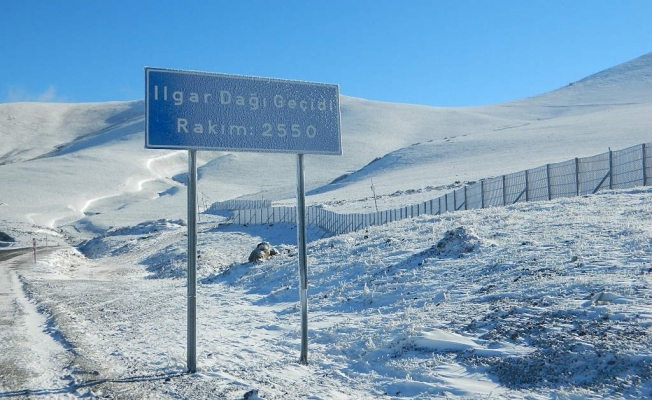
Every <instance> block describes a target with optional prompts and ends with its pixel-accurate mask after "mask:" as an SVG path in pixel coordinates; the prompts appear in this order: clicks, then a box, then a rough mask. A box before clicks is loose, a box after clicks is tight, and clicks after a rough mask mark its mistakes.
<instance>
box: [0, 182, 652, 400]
mask: <svg viewBox="0 0 652 400" xmlns="http://www.w3.org/2000/svg"><path fill="white" fill-rule="evenodd" d="M207 217H208V216H207ZM650 218H652V190H651V189H633V190H627V191H621V192H605V193H601V194H600V195H595V196H589V197H585V198H573V199H560V200H556V201H553V202H537V203H528V204H519V205H516V206H511V207H507V208H491V209H485V210H475V211H467V212H458V213H451V214H447V215H443V216H432V217H422V218H415V219H413V220H406V221H401V222H398V223H393V224H390V225H386V226H381V227H373V228H370V229H368V230H367V231H362V232H356V233H352V234H348V235H341V236H337V237H332V238H325V239H319V240H314V241H313V242H311V244H310V246H309V263H310V288H309V308H310V312H309V329H310V330H309V332H310V334H309V365H307V366H303V365H300V364H299V363H298V362H297V361H298V357H299V351H300V328H299V322H300V312H299V305H298V276H297V266H296V257H295V256H296V250H295V246H294V245H293V243H294V241H295V239H294V234H295V233H294V227H293V226H282V225H276V226H273V227H268V226H264V227H254V226H251V227H237V226H232V225H220V224H219V222H220V221H219V220H211V221H206V220H205V221H204V222H202V223H201V224H200V233H199V248H200V249H201V254H200V255H201V258H200V260H199V280H200V284H199V289H198V304H199V309H198V372H197V373H196V374H191V375H188V374H184V372H185V371H186V366H185V362H186V354H185V349H186V341H185V340H186V339H185V321H186V315H185V312H186V302H185V301H186V300H185V296H186V287H185V286H186V285H185V280H184V279H182V277H183V275H184V268H185V262H184V253H185V244H186V243H185V238H184V232H185V228H184V226H182V225H180V224H178V223H177V222H175V221H151V222H148V223H144V224H141V225H139V226H134V227H131V228H124V229H121V230H119V231H115V232H113V233H111V234H108V235H107V236H106V237H103V238H101V239H99V240H96V241H93V242H90V244H89V245H87V246H86V247H84V248H82V250H83V251H84V252H85V253H86V254H87V255H89V256H90V257H84V255H83V254H81V253H80V252H79V250H77V249H72V248H69V247H62V248H59V249H57V250H55V251H53V252H52V253H50V254H49V255H44V256H43V257H41V256H40V255H39V257H38V258H39V260H38V261H37V263H36V264H33V259H32V254H31V253H28V254H26V255H25V256H23V257H22V261H23V263H22V264H19V265H20V266H18V267H16V274H17V275H19V276H20V280H21V282H22V285H23V290H24V291H25V293H27V295H28V298H29V299H30V303H29V304H34V305H35V306H36V307H38V309H39V310H40V313H41V314H42V315H45V316H47V317H48V318H49V322H48V323H47V324H46V327H47V331H48V333H49V334H50V335H51V337H52V338H54V339H55V340H54V341H53V343H51V344H48V345H47V346H49V347H53V346H54V345H55V344H58V345H59V347H60V350H59V351H56V349H55V350H51V351H49V350H47V349H44V350H42V352H46V353H48V351H49V352H50V353H48V354H52V355H53V358H54V359H55V361H57V360H61V359H62V358H63V359H64V360H65V361H66V362H65V363H63V364H61V363H59V364H57V363H56V362H43V363H40V364H39V363H36V364H31V366H29V367H28V368H23V374H24V375H23V376H21V377H22V379H23V380H22V381H20V382H15V381H14V382H12V381H9V382H3V387H2V389H0V390H2V391H0V393H2V394H3V395H5V396H13V395H16V394H20V393H34V394H52V395H55V394H56V395H61V396H63V395H67V396H79V397H83V396H90V397H94V396H97V397H104V396H108V397H109V398H129V397H131V398H197V399H210V398H228V399H239V398H243V396H244V394H245V393H246V392H248V391H250V390H257V391H258V393H259V396H260V397H262V398H265V399H284V398H297V399H298V398H314V399H335V398H343V399H344V398H347V399H348V398H369V399H371V398H397V399H398V398H440V397H447V398H477V399H485V398H514V399H520V398H522V399H545V398H562V399H574V398H605V397H608V398H645V397H649V396H651V395H652V350H651V349H652V334H651V329H652V248H651V246H652V228H651V227H650V225H649V223H648V221H649V220H650ZM262 240H267V241H270V242H271V243H273V244H274V245H275V246H276V247H277V249H279V251H280V254H279V255H278V256H276V257H272V258H270V259H268V260H267V261H265V262H262V263H259V264H251V263H247V262H246V257H247V255H248V251H250V249H251V248H252V244H255V243H257V242H259V241H262ZM14 260H16V259H14ZM16 262H17V261H16ZM34 305H25V308H30V307H31V308H35V306H34ZM36 340H37V339H34V340H32V341H31V343H32V344H35V343H39V345H42V344H41V342H37V341H36ZM46 343H47V342H46ZM3 347H5V348H4V349H3V352H2V354H3V355H2V356H1V357H0V359H2V358H5V359H6V358H8V356H9V358H10V359H11V358H12V357H16V356H18V354H17V352H16V351H14V349H13V348H12V346H9V347H7V346H3ZM54 356H56V357H54ZM24 361H26V360H24ZM28 365H29V364H28ZM51 366H55V367H59V368H60V369H58V370H55V371H52V370H49V369H48V367H51ZM44 368H45V369H44ZM53 373H54V374H55V375H56V374H58V375H56V377H57V378H58V379H59V380H58V381H57V380H56V379H54V378H53V377H52V376H51V375H52V374H53Z"/></svg>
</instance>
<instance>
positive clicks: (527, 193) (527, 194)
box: [525, 169, 530, 201]
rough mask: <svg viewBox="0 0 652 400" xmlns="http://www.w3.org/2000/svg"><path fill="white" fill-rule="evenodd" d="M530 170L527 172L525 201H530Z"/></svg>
mask: <svg viewBox="0 0 652 400" xmlns="http://www.w3.org/2000/svg"><path fill="white" fill-rule="evenodd" d="M527 171H528V170H527V169H526V170H525V201H530V183H529V182H528V181H529V176H530V174H529V173H528V172H527Z"/></svg>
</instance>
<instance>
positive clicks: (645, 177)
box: [641, 143, 647, 186]
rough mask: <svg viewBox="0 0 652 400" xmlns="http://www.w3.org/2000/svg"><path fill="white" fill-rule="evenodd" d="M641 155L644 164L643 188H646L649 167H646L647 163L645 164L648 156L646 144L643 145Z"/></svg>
mask: <svg viewBox="0 0 652 400" xmlns="http://www.w3.org/2000/svg"><path fill="white" fill-rule="evenodd" d="M641 153H642V155H643V162H642V164H643V186H645V185H646V184H647V165H646V164H647V163H646V162H645V161H646V160H645V156H646V154H645V143H643V144H642V145H641Z"/></svg>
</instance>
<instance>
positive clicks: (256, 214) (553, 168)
mask: <svg viewBox="0 0 652 400" xmlns="http://www.w3.org/2000/svg"><path fill="white" fill-rule="evenodd" d="M649 185H652V143H646V144H641V145H637V146H632V147H629V148H626V149H623V150H618V151H612V150H609V151H608V152H606V153H602V154H598V155H595V156H591V157H584V158H575V159H573V160H568V161H564V162H560V163H555V164H546V165H543V166H540V167H537V168H532V169H528V170H525V171H520V172H515V173H512V174H508V175H502V176H498V177H491V178H486V179H482V180H480V181H478V182H474V183H470V184H468V185H465V186H463V187H461V188H458V189H455V190H453V191H451V192H449V193H446V194H444V195H443V196H440V197H438V198H435V199H431V200H428V201H425V202H423V203H419V204H415V205H410V206H405V207H399V208H395V209H390V210H384V211H378V212H373V213H367V214H364V213H353V214H343V213H337V212H334V211H330V210H326V209H324V208H322V207H320V206H313V207H308V208H307V210H306V213H307V216H306V222H307V224H309V225H312V226H314V227H318V228H319V229H321V230H323V231H324V232H325V235H328V234H330V235H338V234H342V233H348V232H353V231H357V230H360V229H364V228H366V227H369V226H374V225H384V224H388V223H391V222H394V221H399V220H402V219H406V218H413V217H416V216H419V215H438V214H443V213H446V212H452V211H459V210H471V209H480V208H487V207H499V206H507V205H510V204H515V203H518V202H525V201H543V200H553V199H556V198H561V197H573V196H584V195H588V194H594V193H596V192H598V191H600V190H604V189H626V188H631V187H635V186H649ZM215 204H218V203H215ZM215 204H213V206H211V209H214V210H224V209H229V210H232V213H233V218H232V221H233V223H235V224H240V225H248V224H258V225H259V224H276V223H283V222H292V223H296V218H297V215H296V213H297V211H296V207H273V206H272V203H271V202H270V201H255V200H254V201H251V200H243V201H239V200H230V201H228V202H221V203H219V205H217V206H216V205H215ZM209 210H210V209H209Z"/></svg>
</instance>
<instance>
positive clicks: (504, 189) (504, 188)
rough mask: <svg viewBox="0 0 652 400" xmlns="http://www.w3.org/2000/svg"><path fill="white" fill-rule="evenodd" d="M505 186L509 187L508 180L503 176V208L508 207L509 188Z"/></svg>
mask: <svg viewBox="0 0 652 400" xmlns="http://www.w3.org/2000/svg"><path fill="white" fill-rule="evenodd" d="M505 185H507V178H506V177H505V175H503V207H505V206H506V205H507V188H506V187H505Z"/></svg>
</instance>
